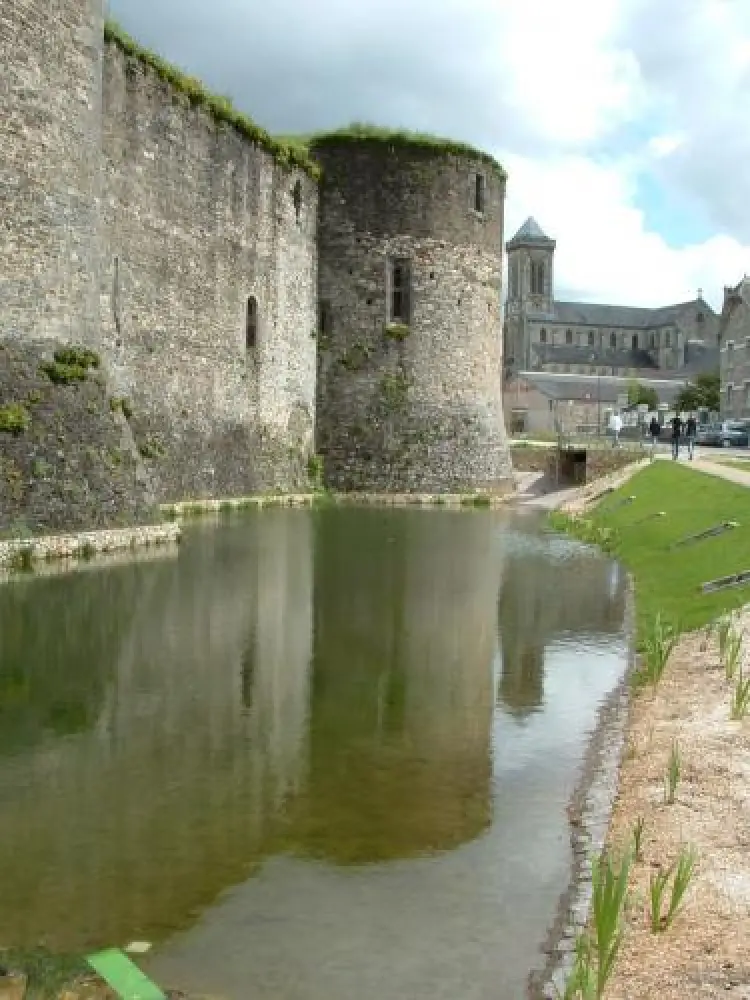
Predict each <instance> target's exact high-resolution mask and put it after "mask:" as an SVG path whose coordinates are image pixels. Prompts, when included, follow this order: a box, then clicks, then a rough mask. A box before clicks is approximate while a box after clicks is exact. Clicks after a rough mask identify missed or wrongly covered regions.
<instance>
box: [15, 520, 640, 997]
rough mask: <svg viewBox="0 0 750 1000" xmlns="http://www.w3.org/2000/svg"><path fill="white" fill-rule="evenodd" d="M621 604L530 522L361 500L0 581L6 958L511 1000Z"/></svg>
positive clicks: (620, 638)
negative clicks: (163, 551)
mask: <svg viewBox="0 0 750 1000" xmlns="http://www.w3.org/2000/svg"><path fill="white" fill-rule="evenodd" d="M624 589H625V580H624V576H623V575H622V574H621V573H620V572H619V570H618V568H617V567H616V566H614V565H613V564H612V563H610V562H608V561H606V560H604V559H602V558H600V557H598V556H597V555H595V554H593V553H590V552H587V551H585V550H583V549H581V548H580V547H578V546H577V545H576V543H574V542H571V541H569V540H566V539H559V538H554V537H550V536H545V535H543V534H542V533H541V531H540V528H539V526H538V522H537V521H535V520H534V519H533V518H532V517H530V516H522V515H520V514H519V515H515V516H514V515H510V514H509V513H508V512H500V511H482V510H472V511H445V510H440V509H437V510H425V511H422V510H373V509H359V508H357V509H346V508H344V509H341V508H336V509H321V510H267V511H263V512H259V513H255V514H253V513H250V514H247V515H241V516H237V517H234V518H231V519H222V520H220V521H218V522H217V523H211V524H207V523H203V524H199V525H197V526H194V527H190V528H189V529H188V530H187V531H186V533H185V539H184V542H183V544H182V546H181V548H180V552H179V556H178V557H177V558H176V559H168V558H165V559H160V560H156V561H148V562H141V563H138V562H135V563H132V564H128V565H124V566H118V567H114V568H95V567H91V568H89V569H86V570H82V571H81V572H78V573H75V574H72V575H70V576H64V577H63V576H59V577H52V578H48V579H37V580H23V581H21V582H18V583H14V584H13V585H11V586H6V587H2V588H0V886H1V887H2V888H1V889H0V945H17V946H30V945H35V944H38V943H40V942H43V943H46V944H47V945H48V946H49V947H52V948H54V949H65V950H71V951H80V950H85V949H89V948H95V947H100V946H109V945H117V946H123V945H125V944H127V943H128V942H129V941H131V940H134V939H141V940H142V939H145V940H147V941H151V942H153V943H154V949H153V951H152V953H151V954H150V955H149V956H148V958H147V960H146V961H145V963H144V965H145V967H146V968H147V970H148V971H149V972H150V973H151V974H153V975H154V976H155V977H157V978H158V979H159V981H160V982H161V983H163V984H164V985H168V986H173V987H179V988H183V989H186V990H194V991H196V992H202V993H209V994H211V995H213V996H220V997H225V998H227V1000H266V998H268V1000H270V998H274V1000H282V998H283V1000H354V998H357V1000H370V998H372V1000H375V998H377V1000H396V998H398V1000H409V998H422V997H425V998H426V997H430V998H436V997H443V996H444V997H446V998H447V997H450V998H451V1000H455V998H457V997H461V998H462V1000H474V998H476V1000H480V998H481V1000H484V998H487V997H492V998H493V1000H518V998H519V997H521V996H522V995H523V990H524V984H525V981H526V977H527V975H528V973H529V971H530V969H531V968H532V967H535V966H538V965H540V964H541V955H540V947H541V945H542V943H543V941H544V937H545V932H546V930H547V928H548V926H549V925H550V923H551V922H552V920H553V919H554V917H555V914H556V910H557V905H558V900H559V898H560V895H561V893H563V892H564V891H565V889H566V888H567V886H568V882H569V878H570V865H571V851H570V843H569V830H568V826H567V816H566V806H567V804H568V802H569V799H570V796H571V794H572V792H573V790H574V787H575V785H576V782H577V780H578V778H579V774H580V768H581V764H582V761H583V756H584V753H585V749H586V745H587V739H588V735H589V733H590V732H591V730H592V728H593V727H594V725H595V723H596V716H597V711H598V709H599V707H600V705H601V704H602V702H603V701H604V700H605V699H606V697H607V695H608V694H609V693H610V692H611V691H612V690H613V688H614V687H615V686H616V685H617V683H618V682H619V680H620V678H621V676H622V673H623V670H624V668H625V663H626V640H625V636H624V633H623V615H624V601H625V595H624Z"/></svg>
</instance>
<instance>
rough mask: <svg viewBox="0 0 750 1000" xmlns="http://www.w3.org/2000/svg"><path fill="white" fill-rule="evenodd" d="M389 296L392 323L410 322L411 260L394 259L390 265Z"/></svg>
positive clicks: (389, 316)
mask: <svg viewBox="0 0 750 1000" xmlns="http://www.w3.org/2000/svg"><path fill="white" fill-rule="evenodd" d="M389 291H390V294H389V296H388V299H389V302H388V306H389V310H388V313H389V314H388V321H389V322H390V323H406V324H408V323H409V261H408V260H393V261H391V266H390V290H389Z"/></svg>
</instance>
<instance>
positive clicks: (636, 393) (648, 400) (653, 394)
mask: <svg viewBox="0 0 750 1000" xmlns="http://www.w3.org/2000/svg"><path fill="white" fill-rule="evenodd" d="M639 404H645V405H646V406H647V407H648V408H649V410H655V409H657V407H658V406H659V395H658V393H657V391H656V389H652V388H651V386H648V385H642V384H641V383H640V382H636V381H635V380H634V381H632V382H631V383H630V385H629V386H628V405H630V406H638V405H639Z"/></svg>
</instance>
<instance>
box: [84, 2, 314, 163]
mask: <svg viewBox="0 0 750 1000" xmlns="http://www.w3.org/2000/svg"><path fill="white" fill-rule="evenodd" d="M104 38H105V41H106V42H108V43H110V44H112V45H116V46H117V48H119V49H120V50H121V51H122V52H123V53H124V54H125V55H126V56H129V57H130V58H132V59H136V60H138V62H140V63H142V64H143V65H144V66H148V67H149V68H150V69H152V70H153V71H154V72H155V73H156V74H157V76H159V77H160V78H161V79H162V80H164V81H165V82H166V83H169V84H170V85H171V86H172V87H174V89H175V90H176V91H178V92H179V93H181V94H184V95H185V97H186V98H187V99H188V100H189V101H190V103H191V104H192V105H194V106H196V107H200V108H202V109H203V110H204V111H206V112H208V113H209V114H210V115H212V117H213V118H214V119H215V120H216V121H217V122H220V123H223V124H226V125H229V126H231V127H233V128H235V129H236V130H237V131H238V132H239V133H240V134H241V135H242V136H244V137H245V138H246V139H248V140H249V141H250V142H253V143H255V145H257V146H260V147H261V149H264V150H266V152H268V153H270V154H271V156H273V158H274V159H275V160H276V162H277V163H279V164H280V165H281V166H283V167H287V168H292V167H299V168H300V169H301V170H304V171H305V172H306V173H307V174H309V175H310V176H311V177H314V178H318V177H320V167H319V165H318V164H317V163H316V162H315V161H314V160H313V159H312V157H311V156H310V154H309V152H308V150H307V149H305V147H304V145H303V144H301V143H298V142H295V143H286V142H284V141H282V140H280V139H275V138H273V137H272V136H271V135H270V134H269V133H268V132H266V131H265V129H262V128H261V127H260V126H259V125H256V124H255V122H254V121H253V120H252V119H251V118H249V117H248V116H247V115H245V114H243V112H242V111H239V110H238V109H237V108H236V107H235V106H234V105H233V104H232V100H231V98H229V97H221V96H219V95H217V94H212V93H211V92H210V91H209V90H207V89H206V87H205V86H204V84H203V83H202V82H201V81H200V80H198V79H196V77H193V76H189V75H188V74H187V73H184V72H183V71H182V70H180V69H178V68H177V67H176V66H173V65H172V64H171V63H168V62H167V61H166V60H165V59H162V58H161V56H159V55H157V54H156V53H155V52H151V51H150V50H149V49H146V48H144V47H143V46H142V45H139V43H138V42H136V41H135V39H134V38H131V36H130V35H129V34H128V33H127V32H126V31H124V30H123V29H122V28H121V27H120V25H119V24H118V23H117V22H116V21H113V20H111V19H110V20H107V22H106V24H105V27H104Z"/></svg>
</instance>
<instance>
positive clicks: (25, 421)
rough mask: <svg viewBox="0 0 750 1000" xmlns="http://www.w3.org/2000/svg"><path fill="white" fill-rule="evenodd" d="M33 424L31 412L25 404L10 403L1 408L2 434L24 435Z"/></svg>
mask: <svg viewBox="0 0 750 1000" xmlns="http://www.w3.org/2000/svg"><path fill="white" fill-rule="evenodd" d="M30 423H31V416H30V415H29V411H28V410H27V409H26V407H25V406H24V405H23V403H8V404H7V405H6V406H0V432H5V433H6V434H23V432H24V431H25V430H26V429H27V428H28V426H29V424H30Z"/></svg>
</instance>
